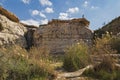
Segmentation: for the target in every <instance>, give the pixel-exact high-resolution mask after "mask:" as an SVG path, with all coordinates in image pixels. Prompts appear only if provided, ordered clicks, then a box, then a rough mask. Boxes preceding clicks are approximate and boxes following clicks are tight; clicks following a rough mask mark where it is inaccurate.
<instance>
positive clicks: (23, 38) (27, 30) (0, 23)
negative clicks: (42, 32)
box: [0, 6, 36, 48]
mask: <svg viewBox="0 0 120 80" xmlns="http://www.w3.org/2000/svg"><path fill="white" fill-rule="evenodd" d="M33 28H35V29H36V27H34V26H29V25H26V24H22V23H20V22H19V19H18V18H17V17H16V16H15V15H14V14H13V13H11V12H9V11H7V10H6V9H4V8H2V7H1V6H0V47H1V46H9V45H11V44H17V45H20V46H22V47H24V48H29V47H30V46H32V34H33V32H32V31H34V29H33Z"/></svg>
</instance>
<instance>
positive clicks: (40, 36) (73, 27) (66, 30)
mask: <svg viewBox="0 0 120 80" xmlns="http://www.w3.org/2000/svg"><path fill="white" fill-rule="evenodd" d="M88 26H89V21H87V20H86V19H85V18H80V19H73V20H52V21H50V22H49V23H48V24H47V25H41V26H40V27H39V29H38V30H36V31H35V33H34V45H35V46H45V47H48V48H49V49H50V50H51V52H52V53H61V52H64V49H65V48H66V47H67V46H71V45H73V44H75V43H79V41H81V40H83V41H85V42H86V43H87V44H88V45H91V44H92V38H93V33H92V31H91V30H90V29H89V28H88Z"/></svg>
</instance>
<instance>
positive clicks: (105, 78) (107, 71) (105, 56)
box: [83, 33, 120, 80]
mask: <svg viewBox="0 0 120 80" xmlns="http://www.w3.org/2000/svg"><path fill="white" fill-rule="evenodd" d="M111 40H112V36H111V35H110V34H109V33H107V34H105V35H103V36H102V38H97V39H96V40H95V45H94V46H93V48H92V50H91V51H92V53H93V54H94V55H97V56H98V58H99V59H101V62H100V63H98V64H97V65H95V66H94V68H93V69H89V70H86V71H85V72H84V73H83V74H84V75H85V76H90V77H93V78H98V79H100V80H119V78H120V76H119V75H118V72H120V70H117V67H116V66H115V59H114V58H113V57H112V56H111V55H110V54H116V51H115V50H113V49H112V48H111V45H110V41H111ZM96 62H97V61H96Z"/></svg>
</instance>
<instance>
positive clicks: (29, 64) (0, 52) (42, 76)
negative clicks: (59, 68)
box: [0, 46, 54, 80]
mask: <svg viewBox="0 0 120 80" xmlns="http://www.w3.org/2000/svg"><path fill="white" fill-rule="evenodd" d="M35 49H36V48H35ZM30 51H31V53H30V52H27V51H26V50H25V49H23V48H21V47H19V46H9V47H6V48H0V80H46V79H48V78H49V76H51V75H54V71H53V68H52V67H51V66H50V62H49V61H48V59H46V58H47V55H44V56H42V54H43V52H46V51H43V52H42V53H41V54H39V53H38V52H39V49H36V52H35V50H34V49H32V50H30ZM34 52H35V53H38V54H35V55H34ZM30 54H33V55H31V56H30ZM34 56H41V57H37V58H36V57H34Z"/></svg>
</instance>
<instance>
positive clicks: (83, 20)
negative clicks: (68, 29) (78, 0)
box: [48, 18, 90, 25]
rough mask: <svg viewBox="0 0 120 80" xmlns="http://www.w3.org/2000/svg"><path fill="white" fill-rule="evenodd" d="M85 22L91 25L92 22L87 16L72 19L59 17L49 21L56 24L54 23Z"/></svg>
mask: <svg viewBox="0 0 120 80" xmlns="http://www.w3.org/2000/svg"><path fill="white" fill-rule="evenodd" d="M80 22H81V23H84V24H85V25H89V24H90V22H89V21H88V20H87V19H85V18H78V19H72V20H59V19H52V21H50V22H48V24H54V23H80Z"/></svg>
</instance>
